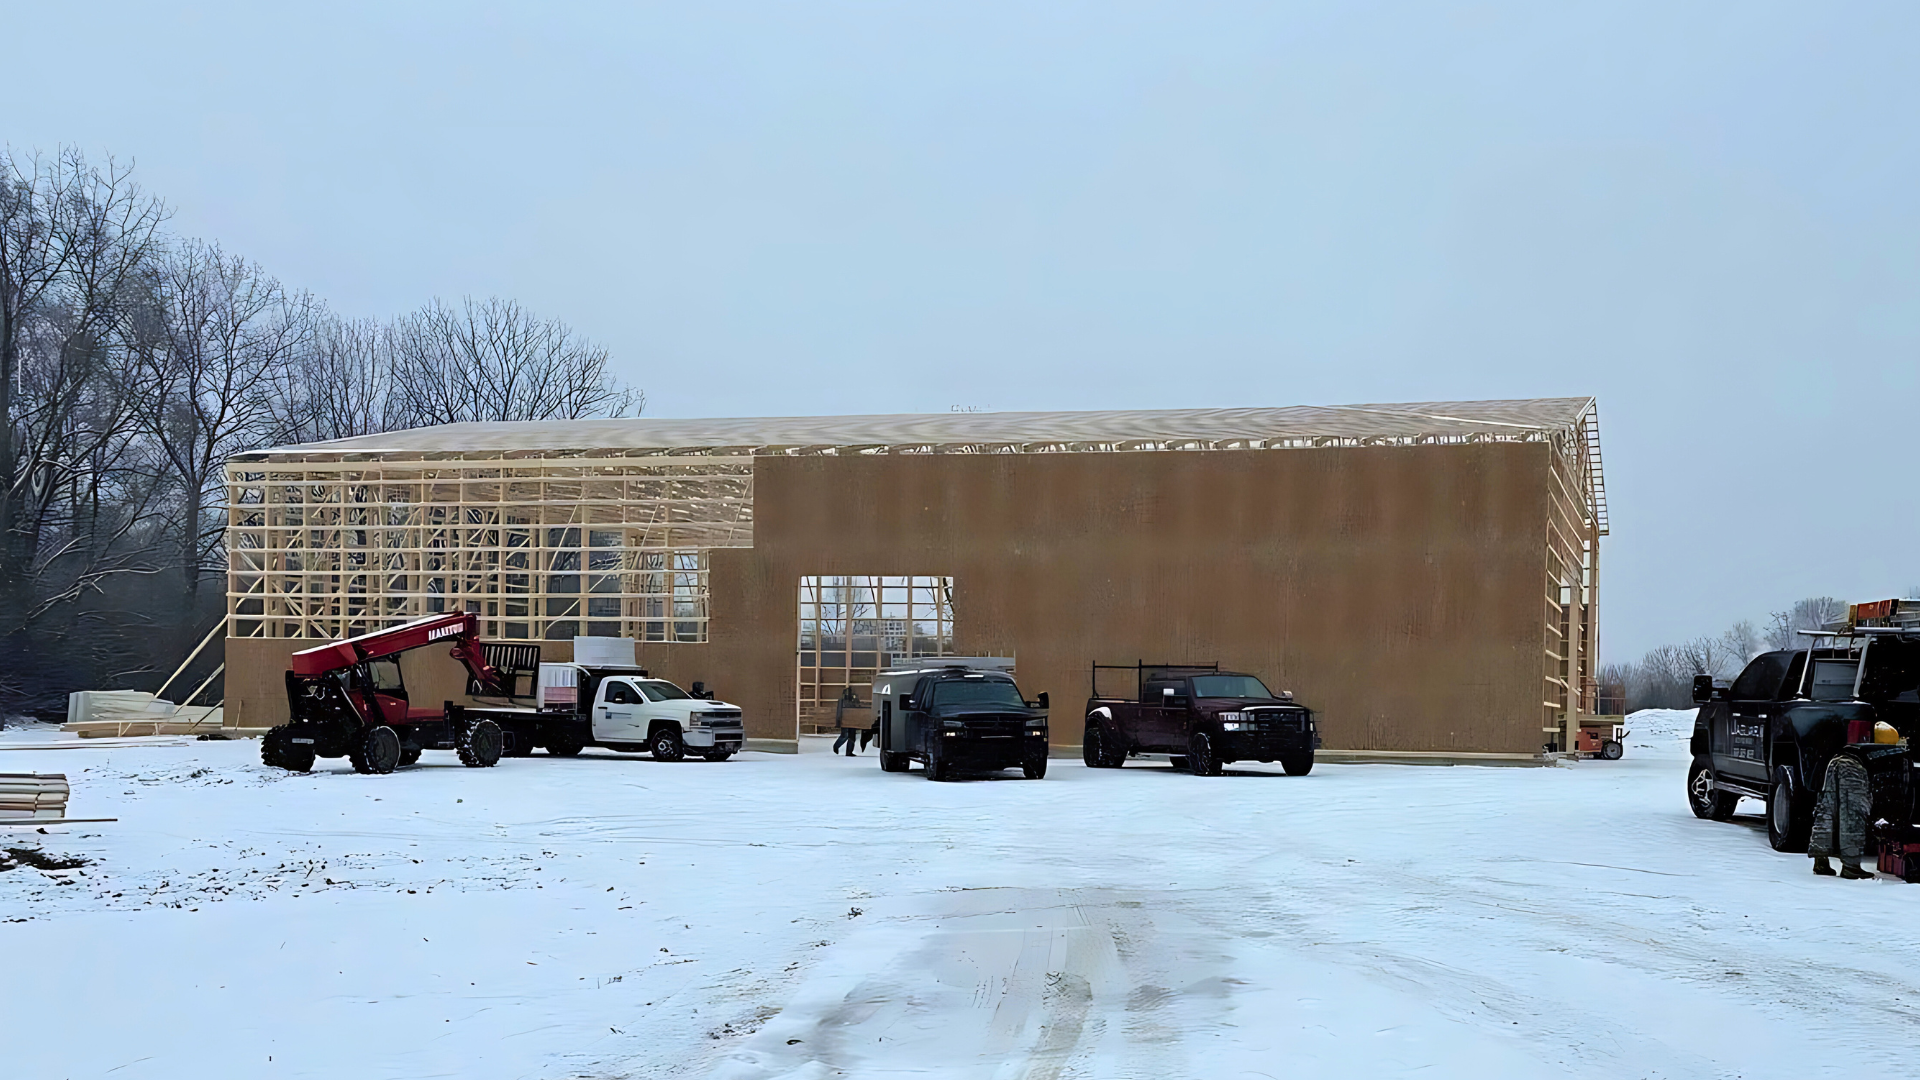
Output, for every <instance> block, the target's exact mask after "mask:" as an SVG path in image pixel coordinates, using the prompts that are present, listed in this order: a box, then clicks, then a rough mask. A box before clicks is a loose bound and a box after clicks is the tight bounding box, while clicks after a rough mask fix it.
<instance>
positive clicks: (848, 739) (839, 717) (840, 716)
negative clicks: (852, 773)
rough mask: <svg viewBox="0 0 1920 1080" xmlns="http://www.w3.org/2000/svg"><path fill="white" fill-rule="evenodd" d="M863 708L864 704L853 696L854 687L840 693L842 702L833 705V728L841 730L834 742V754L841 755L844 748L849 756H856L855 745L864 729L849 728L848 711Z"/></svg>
mask: <svg viewBox="0 0 1920 1080" xmlns="http://www.w3.org/2000/svg"><path fill="white" fill-rule="evenodd" d="M863 707H864V703H863V702H862V701H861V700H860V699H859V698H857V697H855V696H854V695H853V687H851V686H849V687H847V688H846V689H844V690H842V691H840V700H839V701H836V702H834V703H833V726H835V727H837V728H839V729H840V737H839V738H837V739H835V740H833V752H834V753H836V754H837V753H839V752H840V748H841V747H842V746H844V747H846V748H847V756H848V757H853V756H854V754H855V751H854V749H853V743H854V740H855V739H857V738H858V737H859V736H860V735H861V733H862V729H859V728H850V727H848V726H847V710H848V709H858V708H863ZM869 734H870V733H869Z"/></svg>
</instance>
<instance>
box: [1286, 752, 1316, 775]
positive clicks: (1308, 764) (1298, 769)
mask: <svg viewBox="0 0 1920 1080" xmlns="http://www.w3.org/2000/svg"><path fill="white" fill-rule="evenodd" d="M1280 767H1281V768H1282V769H1285V770H1286V771H1287V775H1288V776H1305V775H1307V774H1308V773H1310V772H1312V771H1313V751H1311V750H1302V751H1301V752H1300V753H1297V754H1288V755H1287V756H1286V757H1283V758H1281V759H1280Z"/></svg>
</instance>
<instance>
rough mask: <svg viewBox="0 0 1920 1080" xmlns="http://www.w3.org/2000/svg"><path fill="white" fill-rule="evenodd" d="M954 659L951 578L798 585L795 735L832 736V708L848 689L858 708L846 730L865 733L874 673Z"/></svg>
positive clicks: (816, 580)
mask: <svg viewBox="0 0 1920 1080" xmlns="http://www.w3.org/2000/svg"><path fill="white" fill-rule="evenodd" d="M952 652H953V579H952V578H950V577H932V576H927V577H917V576H916V577H884V576H859V575H855V576H838V577H803V578H801V579H800V645H799V650H798V653H799V673H798V686H799V693H798V694H797V695H796V699H797V701H798V703H799V709H798V716H797V717H796V724H797V729H798V731H799V733H800V734H802V735H818V734H823V733H828V732H832V731H833V730H834V727H835V724H834V711H835V709H834V706H835V703H836V702H838V701H839V700H840V695H841V694H842V693H843V692H844V691H846V690H847V689H848V688H849V687H851V688H852V690H853V695H854V697H855V698H857V699H859V701H860V704H861V708H860V709H859V710H858V711H857V712H856V711H854V710H851V709H850V710H848V712H847V718H846V720H847V726H848V727H867V726H870V725H871V724H872V722H873V717H872V713H871V712H870V711H869V710H868V708H867V706H868V705H869V704H870V703H871V702H872V701H873V675H874V672H876V671H881V670H884V669H885V668H887V667H890V666H892V665H893V664H896V663H899V662H900V661H903V660H909V659H912V658H914V657H916V656H945V655H950V654H951V653H952Z"/></svg>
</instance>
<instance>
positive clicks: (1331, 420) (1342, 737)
mask: <svg viewBox="0 0 1920 1080" xmlns="http://www.w3.org/2000/svg"><path fill="white" fill-rule="evenodd" d="M227 482H228V491H229V506H230V517H229V525H228V532H227V557H228V615H229V617H228V626H227V633H228V638H227V642H226V657H227V672H228V682H227V703H226V704H227V711H226V717H227V721H226V722H227V723H228V724H229V725H233V726H239V727H255V728H257V727H266V726H271V725H275V724H279V723H282V722H284V721H285V720H286V717H287V703H286V697H285V694H286V691H285V689H284V683H283V678H282V675H283V672H284V671H285V670H286V667H287V658H288V656H289V655H290V654H291V653H292V652H293V651H294V650H297V649H301V648H307V647H310V646H312V645H314V644H315V643H316V642H317V641H320V640H329V639H334V638H339V637H345V636H349V635H353V634H359V633H365V632H367V631H370V630H376V629H380V628H382V627H386V626H391V625H394V624H396V623H400V622H405V621H408V620H411V619H416V618H420V617H422V616H425V615H430V614H434V613H439V612H450V611H466V612H472V613H475V614H477V615H478V616H479V617H480V620H481V622H480V626H481V632H482V634H483V635H484V636H485V637H486V638H488V639H489V640H497V641H525V642H537V643H539V644H540V646H541V648H542V655H543V658H545V659H548V660H566V659H570V658H571V656H572V643H573V639H574V637H575V636H577V635H599V636H622V637H628V638H632V639H634V640H635V641H637V642H638V652H639V655H640V658H641V663H642V664H644V665H645V666H646V667H648V668H649V669H650V670H651V671H652V672H653V674H655V675H658V676H661V677H664V678H667V679H671V680H673V681H675V682H677V683H679V684H680V685H682V686H686V685H687V684H689V683H691V682H692V681H694V680H701V681H704V682H705V683H706V684H707V685H708V686H710V687H712V688H713V689H714V690H716V691H717V692H718V693H719V694H720V696H722V697H724V698H725V699H727V700H729V701H732V702H735V703H738V704H740V705H741V706H743V708H744V710H745V714H746V728H747V736H748V738H749V740H751V742H750V745H754V746H757V747H760V748H764V749H792V748H794V747H795V746H796V745H797V742H796V740H797V735H798V734H799V733H800V732H802V731H807V730H814V729H815V728H816V727H818V726H820V725H822V724H825V725H828V726H830V725H831V723H832V718H831V717H832V712H833V703H834V700H835V699H836V698H837V697H839V695H840V692H841V690H842V688H844V687H847V686H852V687H853V688H854V689H855V692H856V694H857V695H858V696H859V697H860V698H861V699H862V700H868V699H869V697H870V694H869V687H870V684H871V680H872V677H873V672H874V671H875V670H876V669H879V668H882V667H885V666H886V665H888V664H891V663H897V662H899V661H901V660H904V659H907V658H911V657H914V656H924V655H940V654H960V655H969V656H1007V657H1013V658H1014V660H1015V664H1016V666H1017V670H1018V677H1019V680H1020V684H1021V686H1022V688H1023V689H1024V690H1025V691H1026V693H1027V694H1029V695H1034V694H1037V693H1038V692H1040V691H1047V692H1049V693H1050V695H1051V697H1052V700H1053V703H1054V708H1053V724H1052V733H1053V734H1052V737H1053V740H1054V742H1055V744H1056V745H1061V744H1066V745H1071V744H1075V743H1077V742H1078V740H1079V736H1080V723H1079V721H1080V716H1079V711H1080V706H1079V704H1078V702H1079V701H1081V700H1082V699H1084V698H1085V697H1086V695H1087V693H1088V691H1089V689H1090V686H1089V669H1090V665H1091V664H1093V663H1096V662H1097V663H1102V664H1131V663H1133V662H1135V661H1136V660H1146V661H1148V662H1154V663H1160V662H1166V663H1192V662H1215V661H1217V662H1218V663H1219V664H1220V665H1221V667H1222V668H1225V669H1233V670H1239V671H1246V672H1251V673H1253V674H1257V675H1259V676H1261V677H1262V678H1263V679H1265V680H1266V681H1267V683H1268V684H1269V685H1271V686H1272V687H1274V688H1275V689H1276V690H1278V689H1282V688H1284V689H1287V690H1290V691H1292V692H1293V693H1294V694H1295V695H1296V696H1297V697H1298V699H1299V700H1300V701H1301V702H1302V703H1304V704H1307V705H1309V706H1310V707H1312V708H1313V709H1315V710H1316V712H1317V713H1318V716H1319V724H1320V731H1321V733H1322V736H1323V738H1324V740H1325V746H1326V748H1327V749H1328V750H1355V751H1394V752H1429V753H1439V754H1469V753H1487V754H1502V755H1527V756H1531V755H1536V754H1538V753H1540V752H1541V751H1542V750H1543V749H1548V748H1551V749H1566V748H1567V747H1568V746H1569V744H1570V739H1571V737H1572V735H1573V731H1574V726H1575V725H1577V723H1578V718H1579V716H1580V715H1583V714H1587V713H1591V712H1592V711H1593V710H1594V705H1595V701H1594V696H1595V695H1594V681H1593V674H1594V671H1593V667H1594V655H1595V653H1594V645H1595V628H1596V625H1597V622H1596V620H1597V611H1598V608H1597V604H1596V595H1597V594H1596V589H1597V585H1598V579H1599V562H1598V557H1599V540H1600V537H1602V536H1604V535H1606V533H1607V508H1606V496H1605V489H1604V485H1603V481H1602V476H1601V466H1600V442H1599V426H1598V413H1597V409H1596V404H1595V402H1594V400H1593V399H1591V398H1551V399H1543V400H1531V401H1479V402H1437V403H1425V404H1406V405H1356V406H1345V407H1300V408H1280V409H1195V410H1169V411H1151V412H1055V413H1038V412H1031V413H953V414H934V415H904V416H841V417H817V418H799V419H739V420H651V419H614V420H552V421H526V422H500V423H462V424H449V425H445V426H441V427H432V428H420V429H415V430H411V431H397V432H389V433H386V434H380V435H367V436H361V437H357V438H350V439H340V440H336V441H332V442H323V443H313V444H308V445H302V446H287V447H278V448H275V449H270V450H263V451H259V452H255V453H249V454H243V455H241V456H239V457H236V458H234V459H233V460H232V461H230V462H229V463H228V465H227ZM440 653H441V650H438V649H429V650H421V651H420V652H419V653H416V654H412V655H410V656H409V657H408V658H407V661H406V663H407V664H408V670H407V680H408V684H409V685H410V686H412V687H415V688H416V689H415V692H414V696H415V699H416V701H418V702H420V703H422V704H434V705H437V704H438V703H439V702H440V701H441V700H443V699H445V700H453V701H463V700H465V699H464V697H463V691H464V689H465V686H464V674H463V672H462V670H461V668H460V666H459V665H458V664H457V663H454V662H453V661H451V660H449V659H447V658H446V657H445V656H442V655H440ZM863 722H864V720H863Z"/></svg>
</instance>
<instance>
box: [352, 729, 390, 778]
mask: <svg viewBox="0 0 1920 1080" xmlns="http://www.w3.org/2000/svg"><path fill="white" fill-rule="evenodd" d="M347 760H348V761H350V762H352V763H353V771H354V772H357V773H366V774H368V775H373V776H381V775H385V774H387V773H390V772H392V771H393V770H394V769H395V768H396V767H398V766H399V764H400V734H399V733H398V732H396V731H394V730H393V728H391V727H389V726H388V725H386V724H375V725H374V726H372V727H370V728H367V729H366V730H365V731H362V732H361V733H360V736H359V738H356V739H352V740H350V741H349V742H348V744H347Z"/></svg>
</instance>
